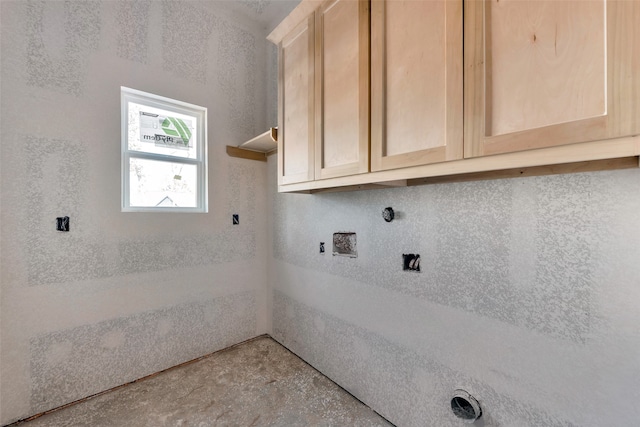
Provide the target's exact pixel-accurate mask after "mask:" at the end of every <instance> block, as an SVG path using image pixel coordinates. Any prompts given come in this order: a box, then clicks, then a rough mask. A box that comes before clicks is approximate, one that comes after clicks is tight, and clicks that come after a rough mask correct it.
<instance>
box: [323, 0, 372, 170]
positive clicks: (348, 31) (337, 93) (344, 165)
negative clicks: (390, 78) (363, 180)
mask: <svg viewBox="0 0 640 427" xmlns="http://www.w3.org/2000/svg"><path fill="white" fill-rule="evenodd" d="M315 32H316V45H315V57H316V64H315V65H316V93H315V114H316V122H315V124H316V128H315V129H316V134H315V179H316V180H319V179H325V178H334V177H341V176H348V175H354V174H360V173H366V172H369V1H368V0H366V1H365V0H357V1H354V0H329V1H327V2H324V3H323V4H322V5H321V6H320V8H319V9H318V10H317V11H316V13H315Z"/></svg>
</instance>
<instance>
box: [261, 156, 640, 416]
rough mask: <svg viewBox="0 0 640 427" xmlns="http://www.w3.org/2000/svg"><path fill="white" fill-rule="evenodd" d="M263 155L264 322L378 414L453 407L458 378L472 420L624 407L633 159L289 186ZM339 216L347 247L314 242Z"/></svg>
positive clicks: (637, 336) (635, 385) (335, 227)
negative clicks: (446, 180)
mask: <svg viewBox="0 0 640 427" xmlns="http://www.w3.org/2000/svg"><path fill="white" fill-rule="evenodd" d="M269 167H270V170H269V177H270V180H271V181H270V183H269V189H270V194H271V200H270V204H271V207H270V209H271V210H272V218H273V219H272V221H271V227H272V228H273V229H272V235H273V236H274V238H273V246H272V248H271V251H272V254H273V259H272V261H271V264H272V265H271V266H270V268H271V275H270V285H271V286H272V287H273V301H272V304H273V336H274V337H275V338H276V339H277V340H278V341H280V342H282V343H283V344H284V345H286V346H287V347H288V348H290V349H291V350H293V351H294V352H296V353H297V354H298V355H300V356H301V357H302V358H304V359H305V360H306V361H307V362H309V363H310V364H312V365H313V366H315V367H316V368H318V369H319V370H320V371H322V372H323V373H325V374H326V375H328V376H329V377H330V378H332V379H333V380H335V381H336V382H337V383H339V384H340V385H342V386H343V387H344V388H346V389H347V390H348V391H350V392H351V393H353V394H354V395H355V396H356V397H358V398H359V399H361V400H362V401H364V402H365V403H367V404H368V405H370V406H371V407H372V408H373V409H375V410H376V411H378V412H379V413H380V414H382V415H383V416H385V417H387V418H388V419H389V420H390V421H391V422H393V423H395V424H396V425H399V426H425V425H426V426H438V427H444V426H456V425H461V423H460V421H459V420H457V419H456V418H455V417H454V416H453V414H452V413H451V411H450V406H449V401H450V398H451V395H452V392H453V390H454V389H456V388H464V389H466V390H467V391H469V392H470V393H471V394H472V395H474V396H475V397H477V398H478V399H479V400H480V402H481V404H482V405H483V408H484V416H483V419H484V421H483V422H478V425H484V426H503V427H514V426H631V425H637V424H638V419H640V408H639V407H638V406H637V405H633V404H632V403H631V402H635V401H638V399H640V386H639V384H640V310H638V306H640V262H639V261H640V221H639V216H638V212H640V170H638V169H631V170H623V171H611V172H597V173H583V174H573V175H559V176H546V177H534V178H518V179H510V180H492V181H479V182H469V183H454V184H440V185H430V186H422V187H412V188H395V189H388V190H375V191H374V190H372V191H362V192H346V193H333V194H320V195H298V194H277V193H276V190H275V188H276V182H275V162H273V161H272V162H271V163H270V165H269ZM387 206H392V207H393V208H394V209H395V210H396V220H394V221H393V222H391V223H386V222H385V221H384V220H383V218H382V216H381V212H382V210H383V209H384V208H385V207H387ZM341 231H354V232H356V233H357V239H358V240H357V242H358V243H357V244H358V258H356V259H352V258H344V257H334V256H332V255H331V254H330V250H329V253H327V254H325V255H320V254H319V253H318V252H319V251H318V244H319V242H321V241H324V242H326V243H327V245H326V246H327V248H330V247H331V245H330V242H331V237H332V234H333V233H334V232H341ZM403 253H419V254H420V255H421V258H422V262H421V268H422V272H420V273H412V272H403V271H402V259H401V254H403ZM623 401H624V402H628V403H629V404H628V405H627V404H625V403H623Z"/></svg>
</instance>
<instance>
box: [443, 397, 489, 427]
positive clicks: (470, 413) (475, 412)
mask: <svg viewBox="0 0 640 427" xmlns="http://www.w3.org/2000/svg"><path fill="white" fill-rule="evenodd" d="M451 410H452V411H453V414H454V415H455V416H456V417H458V418H460V419H462V420H464V422H466V423H469V424H471V423H473V422H474V421H476V420H477V419H478V418H480V417H481V416H482V409H481V408H480V404H479V403H478V401H477V400H476V399H475V398H474V397H473V396H471V395H470V394H469V393H467V392H466V391H464V390H455V391H454V392H453V398H452V399H451Z"/></svg>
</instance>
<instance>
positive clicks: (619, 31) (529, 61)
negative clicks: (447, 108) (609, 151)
mask: <svg viewBox="0 0 640 427" xmlns="http://www.w3.org/2000/svg"><path fill="white" fill-rule="evenodd" d="M465 8H466V9H465V73H466V74H465V157H474V156H483V155H491V154H498V153H507V152H514V151H523V150H530V149H535V148H543V147H551V146H557V145H564V144H571V143H577V142H585V141H592V140H601V139H607V138H614V137H619V136H627V135H633V134H637V133H638V132H639V131H640V107H639V103H640V78H639V76H640V2H638V1H626V0H621V1H619V0H609V1H605V0H590V1H560V0H555V1H550V0H517V1H516V0H499V1H496V0H493V1H475V0H469V1H466V2H465Z"/></svg>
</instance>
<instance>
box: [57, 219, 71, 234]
mask: <svg viewBox="0 0 640 427" xmlns="http://www.w3.org/2000/svg"><path fill="white" fill-rule="evenodd" d="M56 230H58V231H69V217H68V216H60V217H58V218H56Z"/></svg>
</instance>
